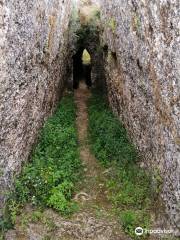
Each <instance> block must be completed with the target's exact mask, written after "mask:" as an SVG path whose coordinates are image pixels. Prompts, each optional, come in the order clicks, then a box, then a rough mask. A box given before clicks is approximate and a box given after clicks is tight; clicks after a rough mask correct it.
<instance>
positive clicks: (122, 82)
mask: <svg viewBox="0 0 180 240" xmlns="http://www.w3.org/2000/svg"><path fill="white" fill-rule="evenodd" d="M179 3H180V2H179V0H171V1H170V0H161V1H160V0H151V1H148V0H112V1H109V0H102V3H101V4H102V21H103V26H104V36H103V37H102V44H103V46H104V56H105V61H106V77H107V85H108V95H109V101H110V105H111V107H112V108H113V110H114V112H115V113H116V114H118V116H119V117H120V118H121V119H122V120H123V122H124V124H125V126H126V128H127V129H128V130H129V134H130V136H132V139H133V141H134V143H135V144H136V146H137V147H138V148H139V149H140V151H141V152H142V153H143V155H144V156H145V160H144V164H145V165H147V166H150V167H151V168H152V169H153V170H154V173H155V176H157V175H158V174H160V175H161V176H162V178H163V190H162V196H163V199H164V202H165V205H166V212H167V213H168V218H169V219H168V222H169V223H170V224H171V226H173V227H174V229H176V231H177V232H178V229H179V227H180V209H179V207H180V206H179V202H180V189H179V188H180V182H179V178H180V162H179V159H180V154H179V147H178V146H179V144H180V138H179V125H178V124H179V116H178V114H179V93H180V87H179V79H180V45H179V43H180V35H179V33H180V32H179V29H180V22H179V16H180V12H179V11H180V10H179V9H180V5H179Z"/></svg>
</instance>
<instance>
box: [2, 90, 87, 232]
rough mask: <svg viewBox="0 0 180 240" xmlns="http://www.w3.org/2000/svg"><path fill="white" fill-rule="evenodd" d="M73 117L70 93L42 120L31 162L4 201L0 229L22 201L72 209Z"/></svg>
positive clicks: (75, 173) (75, 169)
mask: <svg viewBox="0 0 180 240" xmlns="http://www.w3.org/2000/svg"><path fill="white" fill-rule="evenodd" d="M75 118H76V108H75V105H74V101H73V96H72V95H67V96H65V97H64V98H63V99H62V100H61V103H60V105H59V107H58V108H57V111H56V112H55V114H54V115H53V116H52V117H50V118H49V119H48V120H47V122H46V123H45V125H44V127H43V129H42V131H41V134H40V137H39V141H38V145H37V147H36V148H35V150H34V151H33V153H32V157H31V161H30V162H29V163H28V164H27V165H26V166H25V167H24V168H23V169H22V172H21V174H20V176H19V177H18V178H17V179H16V180H15V187H14V191H13V193H12V194H11V195H10V196H9V201H8V204H7V205H8V216H9V219H7V220H6V221H3V222H2V223H1V225H2V226H1V227H2V228H5V227H7V225H8V224H9V222H10V221H11V223H12V224H14V223H15V221H16V216H17V215H18V214H19V211H20V208H22V207H23V205H24V204H26V203H31V204H32V205H34V206H41V207H52V208H54V209H55V210H57V211H58V212H59V213H61V214H65V215H67V214H70V213H72V212H73V211H74V210H75V209H76V206H75V203H74V202H73V201H72V200H71V199H72V195H73V192H74V190H75V184H76V182H77V181H78V180H79V179H80V173H81V170H82V167H81V162H80V158H79V152H78V141H77V132H76V127H75ZM36 217H37V218H38V216H35V218H36Z"/></svg>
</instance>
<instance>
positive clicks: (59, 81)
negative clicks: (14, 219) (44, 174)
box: [0, 0, 71, 206]
mask: <svg viewBox="0 0 180 240" xmlns="http://www.w3.org/2000/svg"><path fill="white" fill-rule="evenodd" d="M70 13H71V0H66V1H63V0H31V1H29V0H8V1H6V0H1V1H0V168H1V177H0V178H1V179H0V180H1V182H0V187H1V192H0V195H1V199H0V202H1V206H2V204H3V201H4V193H5V190H6V189H7V187H9V186H11V183H12V178H13V175H14V173H18V172H20V169H21V166H22V163H23V162H24V161H25V160H27V158H28V155H29V153H30V151H31V149H32V145H33V143H34V141H35V139H36V137H37V133H38V130H39V128H40V127H41V125H42V123H43V121H44V119H45V118H46V117H47V116H48V115H50V114H51V113H52V111H53V110H54V108H55V106H56V103H57V101H58V99H59V97H60V95H61V92H62V90H63V86H64V77H65V74H66V70H67V69H66V66H67V64H68V49H67V44H68V25H69V19H70Z"/></svg>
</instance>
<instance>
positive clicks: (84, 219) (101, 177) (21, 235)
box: [5, 83, 129, 240]
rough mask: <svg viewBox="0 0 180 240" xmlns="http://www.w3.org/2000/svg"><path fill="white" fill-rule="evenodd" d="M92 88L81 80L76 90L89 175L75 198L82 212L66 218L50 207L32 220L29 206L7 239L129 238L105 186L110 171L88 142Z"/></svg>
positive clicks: (81, 142)
mask: <svg viewBox="0 0 180 240" xmlns="http://www.w3.org/2000/svg"><path fill="white" fill-rule="evenodd" d="M90 94H91V93H90V90H88V89H87V88H86V86H85V84H83V83H80V87H79V89H77V90H76V91H75V95H74V98H75V103H76V106H77V120H76V124H77V129H78V139H79V148H80V157H81V160H82V162H83V165H84V169H85V177H84V180H83V182H81V184H80V186H79V187H78V189H79V190H78V191H77V193H76V195H75V196H74V200H75V201H77V202H78V205H79V211H78V212H76V213H75V214H74V215H73V216H72V217H70V218H65V217H61V216H60V215H59V214H57V213H55V212H54V211H53V210H51V209H48V210H46V211H44V212H43V214H42V216H40V217H39V219H37V220H35V221H32V220H31V221H28V220H27V219H28V216H31V219H32V213H33V211H35V210H34V209H32V208H31V207H29V206H28V207H27V209H26V210H25V212H24V215H23V216H22V215H21V216H20V217H19V219H18V220H17V224H16V226H15V230H11V231H9V232H8V233H7V234H6V238H5V239H6V240H16V239H18V240H128V239H129V238H128V237H126V236H125V235H124V234H123V231H122V230H121V226H120V225H119V223H118V221H117V219H116V218H115V217H114V216H113V215H112V214H111V208H112V206H111V204H110V203H109V201H108V199H107V196H106V195H107V192H106V187H105V178H106V171H105V169H103V168H102V167H101V166H100V165H99V164H98V162H97V160H96V159H95V157H94V156H93V155H92V153H91V151H90V147H89V145H88V141H87V129H88V113H87V100H88V98H89V97H90Z"/></svg>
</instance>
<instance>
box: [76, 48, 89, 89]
mask: <svg viewBox="0 0 180 240" xmlns="http://www.w3.org/2000/svg"><path fill="white" fill-rule="evenodd" d="M80 81H85V83H86V85H87V87H91V85H92V83H91V57H90V54H89V53H88V51H87V50H86V49H84V48H80V49H79V50H78V51H77V53H76V54H75V55H74V56H73V88H74V89H77V88H78V87H79V82H80Z"/></svg>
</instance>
